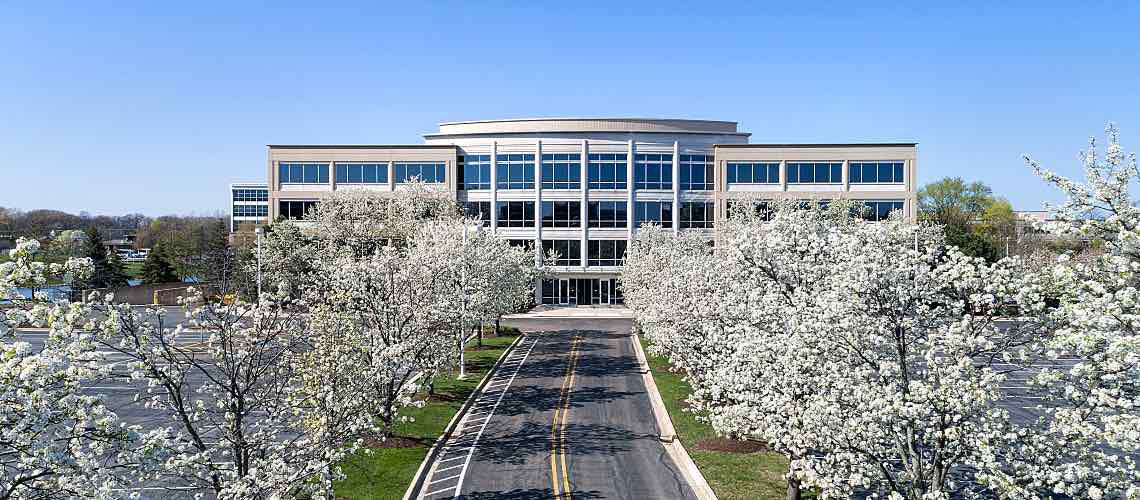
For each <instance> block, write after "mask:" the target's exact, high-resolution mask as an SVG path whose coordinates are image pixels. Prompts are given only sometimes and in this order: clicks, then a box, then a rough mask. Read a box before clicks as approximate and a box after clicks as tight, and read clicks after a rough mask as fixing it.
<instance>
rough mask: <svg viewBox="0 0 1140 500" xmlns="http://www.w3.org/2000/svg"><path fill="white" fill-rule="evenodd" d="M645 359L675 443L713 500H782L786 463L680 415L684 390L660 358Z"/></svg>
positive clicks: (760, 448) (687, 413)
mask: <svg viewBox="0 0 1140 500" xmlns="http://www.w3.org/2000/svg"><path fill="white" fill-rule="evenodd" d="M639 341H640V342H641V344H642V347H646V343H645V340H644V339H642V338H640V337H639ZM645 355H646V360H647V361H648V363H649V370H650V372H651V373H652V374H653V382H654V383H655V384H656V385H657V390H658V392H660V393H661V399H662V400H663V402H664V404H665V409H666V410H668V412H669V418H670V419H671V420H672V421H673V427H674V429H675V430H676V433H677V439H678V440H679V441H680V442H681V443H682V444H683V445H684V446H685V450H686V451H687V452H688V453H689V456H690V457H692V459H693V462H695V463H696V464H697V468H698V469H700V471H701V475H703V476H704V478H705V481H707V482H708V484H709V486H710V487H712V490H713V492H715V493H716V496H717V498H719V499H721V500H734V499H749V500H753V499H767V498H771V499H777V498H785V495H786V494H787V488H788V483H787V482H786V481H785V480H784V474H785V473H786V472H787V470H788V461H787V459H785V458H784V457H783V456H782V455H780V454H779V453H774V452H771V451H766V450H765V449H764V446H763V444H761V443H755V442H750V441H737V440H732V439H725V438H721V437H717V435H716V432H714V431H713V429H712V427H710V426H709V425H708V424H705V423H702V422H699V421H697V418H696V415H694V414H693V412H690V411H684V410H685V407H686V405H685V398H686V397H688V395H689V386H688V384H686V383H685V381H684V380H683V379H682V375H681V374H679V373H674V372H672V371H670V368H669V362H668V361H667V360H665V358H662V357H658V356H654V355H652V354H650V353H649V352H648V351H646V353H645Z"/></svg>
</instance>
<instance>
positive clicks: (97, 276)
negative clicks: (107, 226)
mask: <svg viewBox="0 0 1140 500" xmlns="http://www.w3.org/2000/svg"><path fill="white" fill-rule="evenodd" d="M85 236H86V238H85V241H84V243H83V245H84V248H83V256H84V257H87V258H88V259H91V264H92V267H93V268H94V271H93V272H92V273H91V277H90V278H88V279H87V280H86V282H85V283H83V284H84V285H86V288H110V287H113V286H119V285H120V284H125V283H117V282H116V279H115V278H116V277H115V275H114V274H115V273H114V272H113V271H112V270H111V269H110V266H109V261H108V260H107V247H105V246H103V235H102V234H101V233H100V232H99V230H98V229H97V228H95V227H90V228H88V229H87V231H86V234H85Z"/></svg>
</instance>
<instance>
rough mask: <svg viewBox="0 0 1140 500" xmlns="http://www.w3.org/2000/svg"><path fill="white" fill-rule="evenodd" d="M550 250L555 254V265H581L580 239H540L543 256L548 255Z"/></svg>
mask: <svg viewBox="0 0 1140 500" xmlns="http://www.w3.org/2000/svg"><path fill="white" fill-rule="evenodd" d="M552 252H553V253H555V254H557V255H555V256H554V265H556V266H580V265H582V242H581V240H542V256H543V258H546V257H548V256H550V255H551V253H552Z"/></svg>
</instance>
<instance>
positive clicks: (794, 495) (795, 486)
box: [787, 477, 800, 500]
mask: <svg viewBox="0 0 1140 500" xmlns="http://www.w3.org/2000/svg"><path fill="white" fill-rule="evenodd" d="M787 500H800V480H799V479H795V478H792V477H789V478H788V496H787Z"/></svg>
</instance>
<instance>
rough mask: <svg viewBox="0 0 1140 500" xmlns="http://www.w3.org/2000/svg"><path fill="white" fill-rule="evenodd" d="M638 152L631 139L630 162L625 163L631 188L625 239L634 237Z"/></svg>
mask: <svg viewBox="0 0 1140 500" xmlns="http://www.w3.org/2000/svg"><path fill="white" fill-rule="evenodd" d="M636 153H637V150H636V148H635V146H634V144H633V141H632V140H630V141H629V162H628V163H626V165H625V167H626V176H625V180H626V187H627V188H629V189H628V190H627V191H626V202H625V219H626V220H625V227H626V237H625V239H626V240H632V239H633V215H634V214H633V203H634V201H633V199H634V193H636V192H637V191H636V188H635V182H634V178H633V172H634V168H633V166H634V164H635V161H634V154H636Z"/></svg>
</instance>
